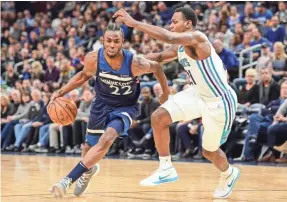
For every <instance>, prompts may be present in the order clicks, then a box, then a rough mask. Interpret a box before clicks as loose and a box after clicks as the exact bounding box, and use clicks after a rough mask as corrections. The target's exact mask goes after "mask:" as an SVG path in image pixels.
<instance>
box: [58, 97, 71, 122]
mask: <svg viewBox="0 0 287 202" xmlns="http://www.w3.org/2000/svg"><path fill="white" fill-rule="evenodd" d="M55 102H57V103H58V104H59V105H60V106H61V107H62V108H63V109H64V110H65V112H66V113H67V114H68V116H69V118H70V119H71V121H73V119H74V118H71V116H70V114H69V112H68V111H67V110H66V109H65V108H64V107H63V105H61V103H60V102H58V101H57V100H55Z"/></svg>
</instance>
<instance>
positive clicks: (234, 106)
mask: <svg viewBox="0 0 287 202" xmlns="http://www.w3.org/2000/svg"><path fill="white" fill-rule="evenodd" d="M210 62H211V64H212V68H213V70H214V72H215V74H216V76H217V77H218V79H219V81H220V83H221V85H222V86H223V87H224V89H225V90H226V91H227V92H228V89H227V88H226V86H225V85H224V84H223V83H222V81H221V79H220V77H219V75H218V73H217V71H216V70H215V66H214V63H213V60H212V57H211V56H210ZM229 93H230V97H231V99H232V101H233V103H232V105H233V110H234V112H236V101H235V99H234V97H233V95H232V93H231V91H229ZM230 101H231V100H230Z"/></svg>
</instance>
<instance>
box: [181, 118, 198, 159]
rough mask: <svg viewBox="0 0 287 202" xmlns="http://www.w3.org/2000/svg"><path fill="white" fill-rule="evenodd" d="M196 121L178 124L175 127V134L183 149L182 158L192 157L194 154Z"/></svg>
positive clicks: (196, 134) (196, 142) (196, 135)
mask: <svg viewBox="0 0 287 202" xmlns="http://www.w3.org/2000/svg"><path fill="white" fill-rule="evenodd" d="M199 129H200V127H199V122H198V120H194V121H187V122H180V123H179V124H178V125H177V129H176V133H177V136H179V137H180V139H181V142H182V144H183V147H184V153H183V154H182V156H183V157H185V158H187V157H192V156H193V155H194V154H195V149H197V148H196V146H197V145H198V135H199V134H200V132H199Z"/></svg>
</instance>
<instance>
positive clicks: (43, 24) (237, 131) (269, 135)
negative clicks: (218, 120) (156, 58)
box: [1, 1, 287, 163]
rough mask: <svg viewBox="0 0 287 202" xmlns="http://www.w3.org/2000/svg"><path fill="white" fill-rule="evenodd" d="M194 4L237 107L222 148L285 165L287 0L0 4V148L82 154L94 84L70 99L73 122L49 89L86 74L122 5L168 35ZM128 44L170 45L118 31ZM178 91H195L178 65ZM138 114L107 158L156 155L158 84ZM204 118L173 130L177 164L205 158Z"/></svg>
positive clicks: (171, 66)
mask: <svg viewBox="0 0 287 202" xmlns="http://www.w3.org/2000/svg"><path fill="white" fill-rule="evenodd" d="M181 6H186V7H191V8H193V9H194V10H195V11H196V13H197V16H198V20H199V22H198V25H197V27H196V29H197V30H200V31H202V32H203V33H205V34H206V35H207V36H208V38H209V40H210V41H211V43H212V44H213V46H214V48H215V50H216V52H217V53H218V55H219V56H220V58H221V59H222V61H223V63H224V65H225V66H226V68H227V70H228V74H229V84H230V85H231V86H232V88H234V90H235V91H236V92H237V95H238V102H239V107H238V111H237V116H236V119H235V121H234V124H233V127H232V132H231V134H230V136H229V138H228V141H227V142H226V143H225V144H224V145H223V146H222V149H224V151H225V152H226V153H227V156H228V158H230V159H233V160H234V161H247V162H256V161H259V162H277V163H287V158H286V153H287V143H286V140H287V101H286V98H287V56H286V44H287V38H286V23H287V9H286V2H156V1H150V2H144V1H136V2H56V1H53V2H44V1H41V2H5V1H2V2H1V28H2V29H1V140H2V141H1V150H2V152H34V153H55V154H67V155H70V154H76V155H79V154H80V152H81V146H82V144H83V142H84V140H85V130H86V125H87V122H88V119H89V107H90V104H91V101H92V99H93V90H92V88H93V80H90V81H89V82H87V83H86V84H85V85H83V86H82V87H81V88H79V89H77V90H74V91H72V92H70V93H69V95H67V96H68V97H70V98H72V99H73V100H74V101H75V102H76V103H77V106H78V116H77V118H76V121H75V122H74V123H73V124H72V125H69V126H59V125H57V124H54V123H52V122H51V120H50V118H49V116H48V115H47V111H46V107H44V106H45V105H47V103H48V102H49V99H50V96H51V93H52V92H54V91H55V90H57V89H59V88H60V87H61V86H62V85H63V84H65V83H66V82H67V81H68V80H69V79H70V78H71V77H72V76H73V75H75V74H76V73H78V72H79V71H81V70H82V69H83V60H84V56H85V54H86V53H87V52H89V51H93V50H98V49H99V48H101V47H102V35H103V30H104V29H105V27H106V26H107V25H108V24H109V23H110V22H112V16H113V14H114V13H115V11H117V10H118V9H120V8H124V9H126V10H127V11H128V12H129V13H130V14H131V16H132V17H133V18H135V19H136V20H139V21H142V22H145V23H150V24H153V25H157V26H162V27H164V28H166V29H169V24H170V20H171V17H172V15H173V12H174V10H175V9H176V8H178V7H181ZM121 26H122V29H123V31H124V35H125V43H124V48H125V49H127V50H130V51H131V52H133V53H136V54H143V55H146V54H148V53H151V52H160V51H163V50H165V49H166V48H168V47H169V46H170V45H169V44H164V43H162V42H160V41H157V40H154V39H151V38H150V37H149V36H148V35H146V34H144V33H142V32H138V31H136V30H133V29H132V28H129V27H127V26H125V25H121ZM163 68H164V71H165V73H166V75H167V78H168V80H169V85H170V89H171V92H172V93H177V92H179V91H181V90H184V89H186V88H188V87H189V83H190V81H189V77H188V75H187V73H185V72H184V70H183V68H182V67H181V65H180V64H179V63H178V62H177V61H172V62H170V63H168V64H166V65H164V66H163ZM140 80H141V81H142V82H141V86H142V90H141V98H140V100H139V102H140V103H141V109H142V114H141V115H140V117H138V118H137V120H134V121H133V124H132V128H131V129H130V131H129V133H130V136H129V137H128V138H126V139H124V140H117V141H116V142H115V143H114V144H113V146H112V148H111V149H110V151H109V153H108V156H115V157H125V158H126V157H127V158H141V159H151V158H156V157H157V153H156V150H155V147H154V141H153V133H152V129H151V125H150V116H151V114H152V112H153V111H154V110H155V109H156V108H157V107H158V106H159V103H158V100H157V96H158V95H159V94H160V93H161V88H160V85H159V84H158V83H157V82H156V81H155V78H154V77H153V75H144V76H142V77H141V78H140ZM203 130H204V128H203V126H202V124H201V120H200V119H197V120H190V121H188V122H178V123H174V124H173V125H171V126H170V132H171V144H170V149H171V151H172V154H173V155H172V158H173V160H180V159H181V160H182V159H184V160H204V159H203V157H202V155H201V135H202V132H203Z"/></svg>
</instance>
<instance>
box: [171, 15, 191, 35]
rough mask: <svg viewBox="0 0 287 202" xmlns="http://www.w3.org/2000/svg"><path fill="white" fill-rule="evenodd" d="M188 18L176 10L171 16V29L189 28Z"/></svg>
mask: <svg viewBox="0 0 287 202" xmlns="http://www.w3.org/2000/svg"><path fill="white" fill-rule="evenodd" d="M187 23H188V22H187V20H186V19H185V18H184V16H183V14H182V13H181V12H175V13H174V14H173V16H172V18H171V24H170V31H172V32H185V31H186V29H187V27H186V26H187Z"/></svg>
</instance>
